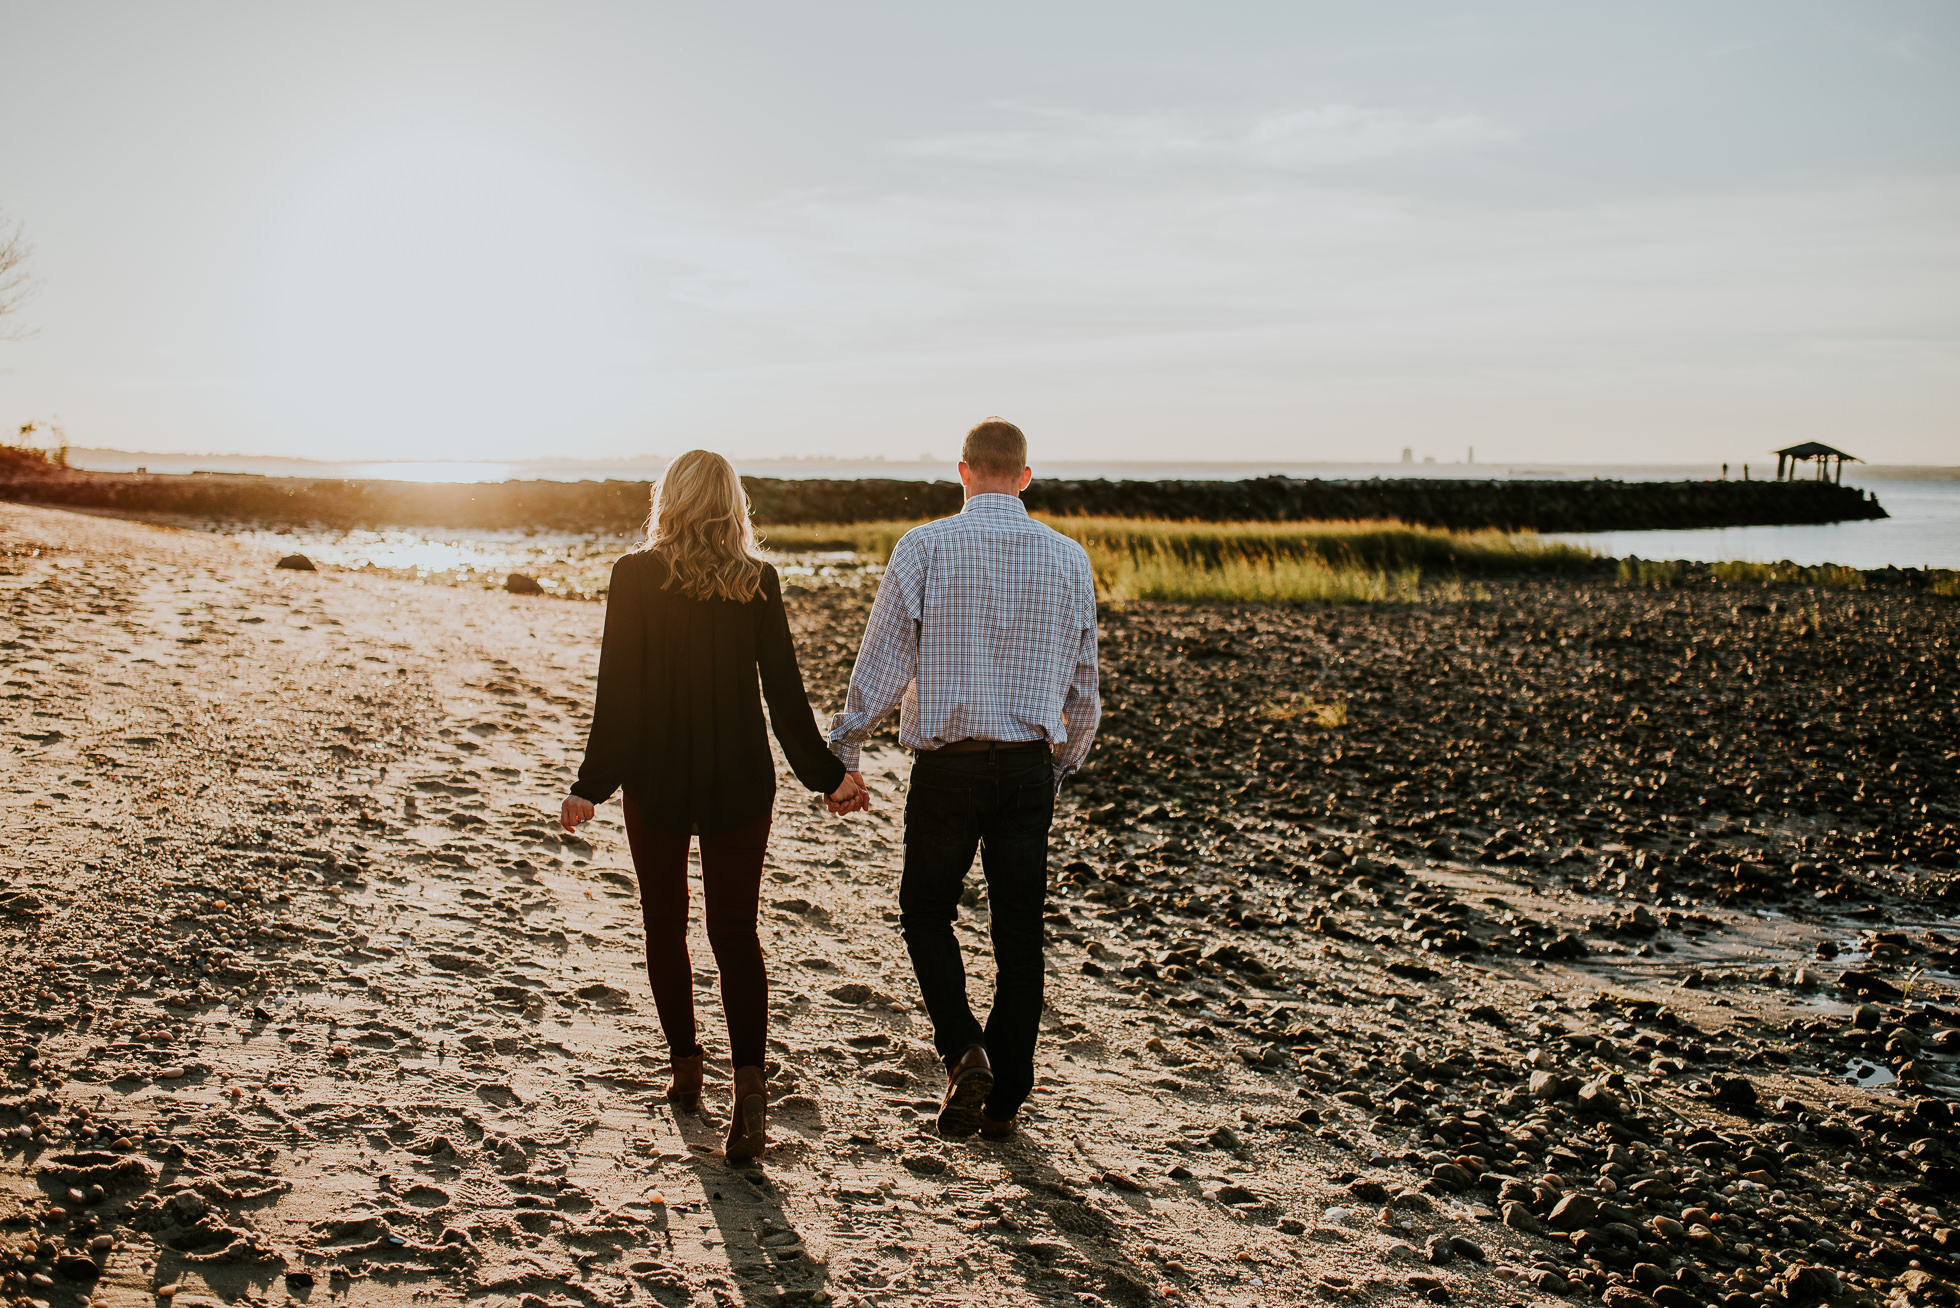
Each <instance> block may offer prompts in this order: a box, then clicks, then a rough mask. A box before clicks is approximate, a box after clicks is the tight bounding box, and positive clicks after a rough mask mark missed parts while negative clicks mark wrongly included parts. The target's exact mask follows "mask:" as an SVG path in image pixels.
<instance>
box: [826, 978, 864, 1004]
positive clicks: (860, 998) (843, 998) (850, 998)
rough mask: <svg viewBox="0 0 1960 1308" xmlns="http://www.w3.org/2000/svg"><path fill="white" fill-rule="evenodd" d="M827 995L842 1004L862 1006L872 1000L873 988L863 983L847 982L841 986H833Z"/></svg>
mask: <svg viewBox="0 0 1960 1308" xmlns="http://www.w3.org/2000/svg"><path fill="white" fill-rule="evenodd" d="M826 993H828V994H829V995H830V997H831V998H832V999H835V1000H836V1001H837V1002H838V1003H840V1004H862V1003H864V1002H866V1001H867V1000H869V999H870V998H871V987H870V986H868V985H865V984H864V983H863V982H861V981H846V982H845V983H844V984H843V985H841V986H832V987H831V988H830V989H829V991H827V992H826Z"/></svg>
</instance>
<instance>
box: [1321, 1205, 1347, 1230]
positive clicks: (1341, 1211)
mask: <svg viewBox="0 0 1960 1308" xmlns="http://www.w3.org/2000/svg"><path fill="white" fill-rule="evenodd" d="M1353 1216H1354V1212H1353V1210H1352V1209H1348V1208H1342V1207H1339V1206H1338V1205H1337V1206H1335V1207H1333V1208H1329V1209H1328V1210H1327V1211H1326V1212H1324V1213H1322V1214H1321V1215H1320V1220H1321V1221H1323V1222H1325V1223H1327V1224H1328V1225H1329V1226H1346V1225H1347V1224H1348V1219H1349V1218H1350V1217H1353Z"/></svg>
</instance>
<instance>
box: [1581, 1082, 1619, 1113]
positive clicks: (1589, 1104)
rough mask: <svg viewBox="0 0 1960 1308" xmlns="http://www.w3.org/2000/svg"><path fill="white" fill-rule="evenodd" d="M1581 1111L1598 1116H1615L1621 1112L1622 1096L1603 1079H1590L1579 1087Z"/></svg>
mask: <svg viewBox="0 0 1960 1308" xmlns="http://www.w3.org/2000/svg"><path fill="white" fill-rule="evenodd" d="M1579 1111H1580V1112H1582V1113H1591V1114H1594V1115H1595V1116H1598V1117H1614V1116H1617V1115H1618V1114H1619V1112H1620V1097H1619V1096H1618V1095H1617V1094H1614V1093H1613V1091H1612V1089H1611V1088H1610V1087H1609V1086H1607V1084H1606V1083H1605V1082H1603V1081H1588V1082H1586V1083H1585V1084H1584V1085H1582V1086H1580V1087H1579Z"/></svg>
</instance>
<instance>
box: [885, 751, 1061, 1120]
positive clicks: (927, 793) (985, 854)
mask: <svg viewBox="0 0 1960 1308" xmlns="http://www.w3.org/2000/svg"><path fill="white" fill-rule="evenodd" d="M1054 815H1055V774H1054V768H1053V765H1052V764H1051V763H1050V762H1049V758H1048V751H1047V750H1045V749H1024V750H1010V751H1007V752H1005V753H1000V754H996V755H994V756H993V757H992V758H989V756H988V755H987V754H985V753H977V752H976V753H971V754H921V755H920V756H919V758H918V761H917V762H916V763H914V764H913V766H912V784H911V788H910V790H909V791H908V792H907V793H906V796H905V874H904V877H903V879H902V880H901V881H900V882H899V887H898V907H899V913H900V920H901V922H902V924H903V928H904V931H905V947H906V948H907V949H908V950H910V951H911V954H912V970H913V971H914V972H915V973H917V974H918V978H919V993H920V996H921V997H922V998H923V999H924V1000H925V1005H926V1011H927V1012H928V1013H930V1014H931V1015H932V1028H933V1043H934V1044H935V1045H937V1046H938V1048H939V1055H940V1057H941V1058H943V1059H945V1060H946V1063H947V1066H948V1067H949V1068H950V1067H951V1065H952V1064H953V1062H954V1061H955V1060H956V1059H958V1058H959V1056H960V1055H961V1054H963V1053H965V1052H966V1051H967V1049H969V1048H971V1047H972V1046H974V1045H985V1046H986V1047H987V1056H988V1059H989V1061H990V1062H991V1063H992V1064H993V1069H994V1092H993V1094H992V1096H991V1097H989V1098H988V1100H987V1103H986V1112H987V1116H989V1117H991V1118H993V1119H994V1120H995V1121H1005V1120H1006V1119H1008V1118H1009V1117H1012V1116H1013V1115H1014V1112H1015V1110H1016V1109H1018V1108H1020V1106H1021V1104H1022V1103H1023V1102H1024V1101H1026V1099H1027V1097H1028V1095H1029V1094H1030V1093H1031V1092H1032V1091H1033V1090H1034V1045H1035V1037H1036V1036H1037V1034H1038V1033H1039V1032H1040V1029H1041V1002H1042V981H1043V976H1042V973H1043V960H1042V930H1043V928H1042V914H1043V912H1044V911H1045V909H1046V906H1047V900H1048V824H1049V821H1050V820H1051V819H1052V818H1053V817H1054ZM975 849H978V850H979V851H980V862H981V866H982V868H983V869H984V871H985V873H986V877H987V897H988V900H989V901H990V906H991V910H992V917H993V939H994V968H995V974H994V1006H993V1011H992V1012H990V1013H989V1014H988V1015H987V1025H986V1026H985V1027H984V1028H982V1027H981V1025H980V1023H979V1022H978V1021H976V1020H975V1019H974V1016H973V1010H972V1009H971V1008H969V1007H968V1006H967V1002H966V968H965V965H964V963H963V961H962V959H961V957H960V944H959V941H958V939H957V938H955V937H954V935H953V922H954V920H955V919H956V918H957V917H958V916H959V911H960V890H961V888H962V886H963V885H964V883H965V881H966V874H967V872H968V870H969V869H970V868H972V866H973V854H974V851H975Z"/></svg>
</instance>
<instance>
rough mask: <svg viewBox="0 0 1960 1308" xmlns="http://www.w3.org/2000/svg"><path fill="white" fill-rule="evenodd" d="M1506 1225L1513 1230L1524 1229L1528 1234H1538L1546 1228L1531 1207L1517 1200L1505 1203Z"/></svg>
mask: <svg viewBox="0 0 1960 1308" xmlns="http://www.w3.org/2000/svg"><path fill="white" fill-rule="evenodd" d="M1503 1213H1504V1225H1506V1226H1508V1227H1510V1228H1511V1229H1512V1230H1513V1231H1523V1232H1524V1233H1525V1234H1527V1235H1537V1234H1539V1233H1540V1232H1542V1231H1543V1230H1544V1229H1545V1224H1544V1223H1543V1222H1541V1221H1539V1220H1538V1218H1537V1216H1536V1215H1535V1214H1534V1213H1533V1212H1532V1211H1531V1209H1530V1208H1529V1207H1528V1206H1527V1205H1525V1204H1522V1203H1519V1202H1518V1201H1517V1200H1512V1201H1511V1202H1510V1203H1507V1204H1505V1205H1504V1209H1503Z"/></svg>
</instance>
